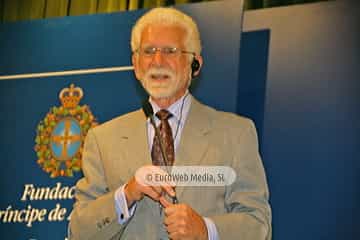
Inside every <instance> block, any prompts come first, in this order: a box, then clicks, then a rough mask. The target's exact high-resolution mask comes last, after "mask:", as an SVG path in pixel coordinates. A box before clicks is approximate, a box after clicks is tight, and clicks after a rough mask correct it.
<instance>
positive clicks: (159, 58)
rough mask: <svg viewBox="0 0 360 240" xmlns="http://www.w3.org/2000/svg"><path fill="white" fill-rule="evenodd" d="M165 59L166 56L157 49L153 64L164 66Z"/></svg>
mask: <svg viewBox="0 0 360 240" xmlns="http://www.w3.org/2000/svg"><path fill="white" fill-rule="evenodd" d="M164 60H165V57H164V54H163V53H162V52H161V50H160V49H157V50H156V52H155V53H154V56H153V63H154V64H155V65H156V66H162V65H163V63H164Z"/></svg>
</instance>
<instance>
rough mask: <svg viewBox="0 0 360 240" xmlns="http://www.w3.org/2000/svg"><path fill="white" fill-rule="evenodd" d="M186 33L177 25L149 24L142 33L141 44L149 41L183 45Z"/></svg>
mask: <svg viewBox="0 0 360 240" xmlns="http://www.w3.org/2000/svg"><path fill="white" fill-rule="evenodd" d="M185 35H186V31H185V29H184V28H183V27H182V26H179V25H175V24H149V25H147V26H146V27H144V29H143V31H142V32H141V43H144V42H148V41H156V42H157V41H159V42H162V41H163V42H167V41H170V42H179V43H182V42H183V40H184V37H185Z"/></svg>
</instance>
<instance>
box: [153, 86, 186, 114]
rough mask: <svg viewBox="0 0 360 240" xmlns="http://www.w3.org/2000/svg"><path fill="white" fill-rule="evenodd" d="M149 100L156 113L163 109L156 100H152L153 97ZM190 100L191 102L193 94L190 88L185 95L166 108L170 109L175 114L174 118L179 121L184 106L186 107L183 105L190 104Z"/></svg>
mask: <svg viewBox="0 0 360 240" xmlns="http://www.w3.org/2000/svg"><path fill="white" fill-rule="evenodd" d="M188 95H190V96H188ZM149 102H150V104H151V106H152V108H153V110H154V114H155V113H157V112H158V111H160V110H161V108H160V107H159V106H158V105H157V104H156V103H155V102H154V101H152V100H151V98H149ZM190 102H191V94H190V92H189V90H186V92H185V93H184V95H183V96H182V97H181V98H179V99H178V100H177V101H176V102H174V103H173V104H171V105H170V106H169V107H168V108H167V109H166V110H168V111H169V112H170V113H171V114H172V115H173V118H174V119H175V120H176V121H179V120H181V119H180V118H181V111H182V108H183V107H184V106H183V105H188V104H190Z"/></svg>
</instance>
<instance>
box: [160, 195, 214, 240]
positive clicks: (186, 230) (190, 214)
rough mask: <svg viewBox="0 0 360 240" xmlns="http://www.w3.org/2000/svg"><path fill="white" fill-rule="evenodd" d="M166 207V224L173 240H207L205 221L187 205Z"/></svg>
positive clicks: (166, 205) (167, 205)
mask: <svg viewBox="0 0 360 240" xmlns="http://www.w3.org/2000/svg"><path fill="white" fill-rule="evenodd" d="M160 202H162V204H163V205H165V207H166V208H165V220H164V224H165V226H166V230H167V231H168V233H169V238H170V239H172V240H207V239H208V235H207V228H206V224H205V221H204V219H203V218H202V217H201V216H200V215H199V214H198V213H197V212H195V211H194V210H193V209H192V208H191V207H190V206H189V205H187V204H168V203H166V202H163V199H160Z"/></svg>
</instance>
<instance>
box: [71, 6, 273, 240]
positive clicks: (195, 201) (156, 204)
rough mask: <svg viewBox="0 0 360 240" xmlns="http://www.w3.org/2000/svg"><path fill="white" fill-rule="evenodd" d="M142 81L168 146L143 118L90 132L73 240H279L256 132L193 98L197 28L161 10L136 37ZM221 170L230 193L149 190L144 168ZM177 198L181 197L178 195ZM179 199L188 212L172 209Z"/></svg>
mask: <svg viewBox="0 0 360 240" xmlns="http://www.w3.org/2000/svg"><path fill="white" fill-rule="evenodd" d="M131 47H132V51H133V55H132V62H133V65H134V69H135V75H136V78H137V79H138V80H139V81H140V82H141V84H142V86H143V87H144V88H145V89H146V91H147V92H148V93H149V95H150V98H149V101H150V103H151V105H152V108H153V109H154V112H155V113H156V117H155V120H156V124H158V127H159V129H160V132H161V136H162V137H164V139H162V140H163V141H164V142H165V147H166V153H165V154H166V156H167V159H164V158H163V156H162V155H161V154H160V153H159V149H160V148H159V146H160V145H159V141H161V140H159V138H156V136H155V131H154V128H153V126H152V125H151V124H150V122H149V120H147V119H146V117H145V115H144V113H143V112H142V111H141V110H139V111H135V112H132V113H129V114H126V115H124V116H120V117H118V118H116V119H113V120H111V121H109V122H107V123H105V124H102V125H101V126H99V127H96V128H94V129H93V130H91V131H89V133H88V136H87V138H86V141H85V148H84V153H83V154H84V158H83V172H84V178H83V179H81V180H80V181H79V182H78V183H77V192H76V203H75V205H74V210H73V212H72V214H71V221H70V239H72V240H74V239H84V240H85V239H102V240H105V239H150V240H151V239H168V238H170V239H174V240H175V239H199V240H200V239H226V240H229V239H241V240H245V239H249V240H250V239H251V240H258V239H267V240H269V239H271V211H270V206H269V204H268V189H267V183H266V177H265V174H264V169H263V166H262V163H261V159H260V156H259V153H258V144H257V136H256V131H255V128H254V125H253V123H252V122H251V121H250V120H248V119H246V118H243V117H239V116H236V115H234V114H231V113H225V112H220V111H217V110H215V109H213V108H210V107H208V106H205V105H203V104H201V103H199V102H198V101H197V100H196V99H195V98H194V97H193V96H192V95H191V94H190V93H189V91H188V87H189V85H190V83H191V79H192V78H193V77H194V76H196V75H197V74H199V71H200V68H201V66H202V63H203V59H202V57H201V55H200V52H201V43H200V35H199V31H198V28H197V26H196V24H195V22H194V21H193V20H192V19H191V18H190V17H189V16H187V15H185V14H184V13H182V12H180V11H178V10H175V9H172V8H155V9H153V10H151V11H149V12H148V13H146V14H145V15H144V16H142V17H141V18H140V19H139V20H138V21H137V23H136V24H135V26H134V27H133V30H132V36H131ZM160 160H162V161H163V160H168V161H169V162H167V163H166V164H169V165H174V166H181V165H185V166H186V165H198V166H201V165H211V166H216V165H222V166H229V167H231V168H233V169H234V170H235V172H236V179H235V181H234V182H233V183H232V184H231V185H228V186H217V187H204V186H203V187H201V186H200V187H196V186H178V187H176V188H175V189H173V188H172V187H170V186H169V185H166V184H164V185H160V186H151V185H146V184H142V183H140V182H139V181H138V179H137V178H136V177H134V175H135V172H136V171H137V169H139V168H141V167H142V166H145V165H149V164H154V165H158V164H159V162H158V161H160ZM175 190H176V193H175ZM175 194H176V195H177V198H178V200H179V203H173V202H172V201H169V196H170V197H174V196H175Z"/></svg>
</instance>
